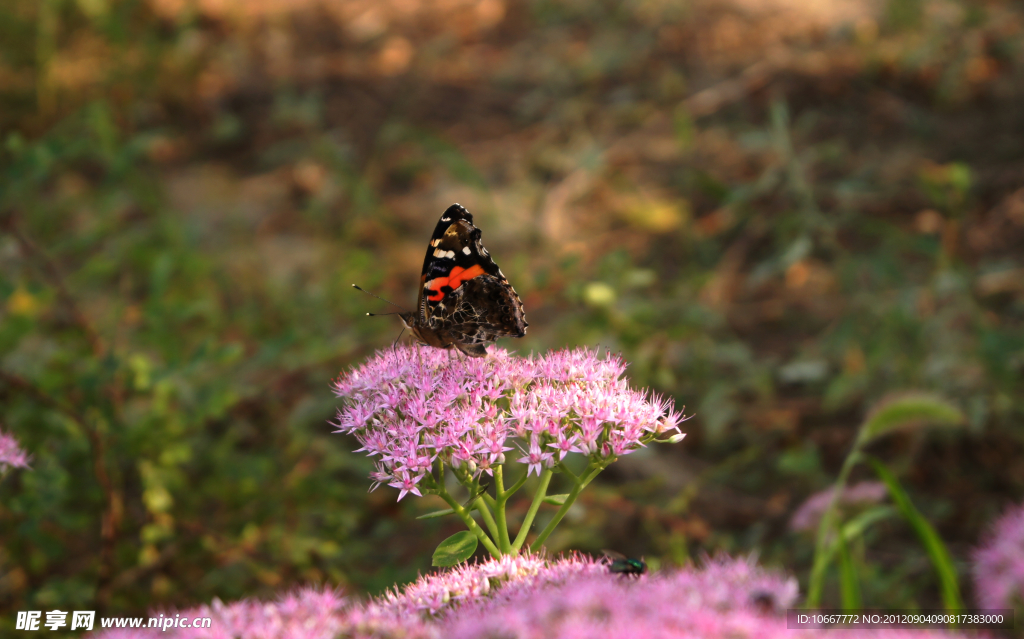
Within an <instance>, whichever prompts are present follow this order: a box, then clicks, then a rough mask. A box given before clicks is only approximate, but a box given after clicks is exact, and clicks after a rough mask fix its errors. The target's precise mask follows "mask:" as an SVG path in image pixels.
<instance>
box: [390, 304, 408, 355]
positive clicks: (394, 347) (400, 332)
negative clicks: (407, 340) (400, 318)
mask: <svg viewBox="0 0 1024 639" xmlns="http://www.w3.org/2000/svg"><path fill="white" fill-rule="evenodd" d="M388 315H394V313H388ZM403 333H405V327H404V326H403V327H402V330H401V331H399V333H398V337H396V338H395V343H394V344H392V345H391V350H398V340H400V339H402V334H403Z"/></svg>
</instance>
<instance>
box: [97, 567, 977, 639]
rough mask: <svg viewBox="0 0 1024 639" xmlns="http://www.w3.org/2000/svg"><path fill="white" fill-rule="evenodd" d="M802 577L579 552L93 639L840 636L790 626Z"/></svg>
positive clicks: (861, 637) (921, 634) (850, 638)
mask: <svg viewBox="0 0 1024 639" xmlns="http://www.w3.org/2000/svg"><path fill="white" fill-rule="evenodd" d="M797 595H798V593H797V585H796V580H794V579H793V578H790V577H786V576H784V575H782V574H779V573H777V572H773V571H768V570H765V569H763V568H760V567H758V566H757V565H756V564H755V563H754V562H753V561H751V560H746V559H728V558H723V559H716V560H712V561H709V562H706V564H705V565H704V566H703V567H701V568H684V569H680V570H666V571H662V572H659V573H656V574H652V575H646V576H643V577H640V578H631V577H626V576H622V575H613V574H610V573H609V572H608V571H607V567H606V566H605V565H603V564H602V563H600V562H599V561H597V560H594V559H591V558H589V557H585V556H581V555H573V556H571V557H567V558H561V559H558V560H553V561H547V560H544V559H543V558H541V557H537V556H522V557H511V558H510V557H506V558H503V559H500V560H492V561H487V562H484V563H480V564H470V565H465V566H462V567H460V568H457V569H454V570H450V571H445V572H439V573H435V574H431V575H426V576H424V577H421V578H420V579H419V580H417V581H416V582H414V583H412V584H410V585H408V586H406V587H404V588H402V589H399V590H396V591H394V592H389V593H387V594H386V595H384V596H382V597H379V598H376V599H372V600H370V601H369V602H365V603H358V602H355V601H353V600H350V599H346V598H344V597H342V596H340V595H339V594H338V593H336V592H334V591H331V590H317V589H312V588H308V589H303V590H299V591H297V592H293V593H290V594H287V595H285V596H283V597H281V598H280V599H278V600H276V601H272V602H258V601H253V600H243V601H239V602H236V603H233V604H229V605H224V604H221V603H219V602H215V603H214V604H213V605H212V606H200V607H198V608H195V609H192V610H189V611H184V612H182V613H181V614H182V616H186V615H187V616H189V617H212V619H213V627H212V628H209V629H203V630H198V629H188V630H186V629H181V628H178V629H174V628H171V629H168V631H166V632H161V631H160V630H159V629H142V630H108V631H101V632H98V633H94V634H93V635H92V636H93V637H94V639H156V638H157V637H165V638H168V639H171V638H173V639H186V638H188V639H214V638H225V639H226V638H228V637H232V638H234V637H244V638H245V639H300V638H301V639H336V638H341V637H344V638H351V639H371V638H379V639H398V638H403V639H463V638H465V639H480V638H488V637H500V638H502V639H533V638H540V637H559V638H560V639H561V638H565V639H572V638H575V637H587V638H591V637H602V638H605V639H626V638H633V637H644V639H660V638H664V639H691V638H692V639H727V638H728V639H748V638H749V639H754V638H762V637H763V638H766V639H773V638H775V637H783V636H785V637H788V638H791V637H793V633H794V632H798V633H799V635H800V639H825V637H826V636H827V637H829V639H832V634H833V633H834V631H816V630H799V631H792V630H787V629H786V618H785V610H786V608H788V607H792V606H793V605H794V604H795V603H796V599H797ZM842 634H843V639H866V638H867V637H874V638H877V639H903V638H907V639H910V638H911V637H912V638H913V639H939V638H941V637H946V638H953V637H961V635H954V634H949V633H946V632H942V631H922V630H913V631H902V630H872V631H859V630H843V631H842Z"/></svg>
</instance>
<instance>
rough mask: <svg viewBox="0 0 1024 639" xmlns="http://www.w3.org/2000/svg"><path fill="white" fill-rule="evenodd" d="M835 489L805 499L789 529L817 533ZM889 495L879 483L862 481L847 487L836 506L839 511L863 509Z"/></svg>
mask: <svg viewBox="0 0 1024 639" xmlns="http://www.w3.org/2000/svg"><path fill="white" fill-rule="evenodd" d="M835 491H836V489H835V487H832V488H826V489H825V490H821V491H818V492H816V493H814V494H813V495H811V496H810V497H808V498H807V500H806V501H804V503H803V504H801V505H800V507H799V508H797V510H796V512H795V513H793V517H792V518H791V519H790V520H789V527H790V529H792V530H796V531H808V532H817V530H818V522H819V521H821V517H822V515H824V514H825V510H826V509H827V508H828V504H829V502H830V501H831V500H832V495H833V494H834V493H835ZM888 494H889V489H887V488H886V487H885V484H883V483H882V482H880V481H862V482H859V483H856V484H854V485H852V486H847V487H846V489H845V490H844V491H843V494H842V495H841V496H840V497H839V502H838V506H839V508H840V509H841V510H848V509H855V508H863V507H864V506H867V505H870V504H877V503H880V502H881V501H882V500H884V499H885V496H886V495H888Z"/></svg>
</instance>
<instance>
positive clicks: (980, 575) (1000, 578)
mask: <svg viewBox="0 0 1024 639" xmlns="http://www.w3.org/2000/svg"><path fill="white" fill-rule="evenodd" d="M972 572H973V573H974V590H975V592H976V597H975V598H976V599H977V600H978V605H979V606H981V607H982V608H1013V607H1015V606H1022V605H1024V504H1021V505H1018V506H1014V507H1012V508H1009V509H1007V511H1006V513H1005V514H1003V516H1002V517H1000V518H999V519H998V520H996V522H995V523H994V524H993V525H992V527H991V529H990V530H989V531H988V532H987V534H986V535H985V538H984V541H983V542H982V545H981V546H980V547H979V548H978V549H977V550H975V551H974V565H973V567H972ZM1018 623H1019V622H1018Z"/></svg>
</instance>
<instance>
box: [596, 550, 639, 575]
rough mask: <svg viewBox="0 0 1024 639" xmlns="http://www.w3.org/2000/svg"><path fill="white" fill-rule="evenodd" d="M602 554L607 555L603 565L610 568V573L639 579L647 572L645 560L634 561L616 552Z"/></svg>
mask: <svg viewBox="0 0 1024 639" xmlns="http://www.w3.org/2000/svg"><path fill="white" fill-rule="evenodd" d="M601 552H603V553H604V555H605V557H604V560H603V563H604V564H605V565H606V566H608V572H610V573H614V574H617V575H631V576H634V577H639V576H640V575H642V574H644V573H645V572H647V564H646V563H644V560H643V559H633V558H632V557H627V556H625V555H623V554H622V553H619V552H615V551H614V550H602V551H601Z"/></svg>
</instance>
